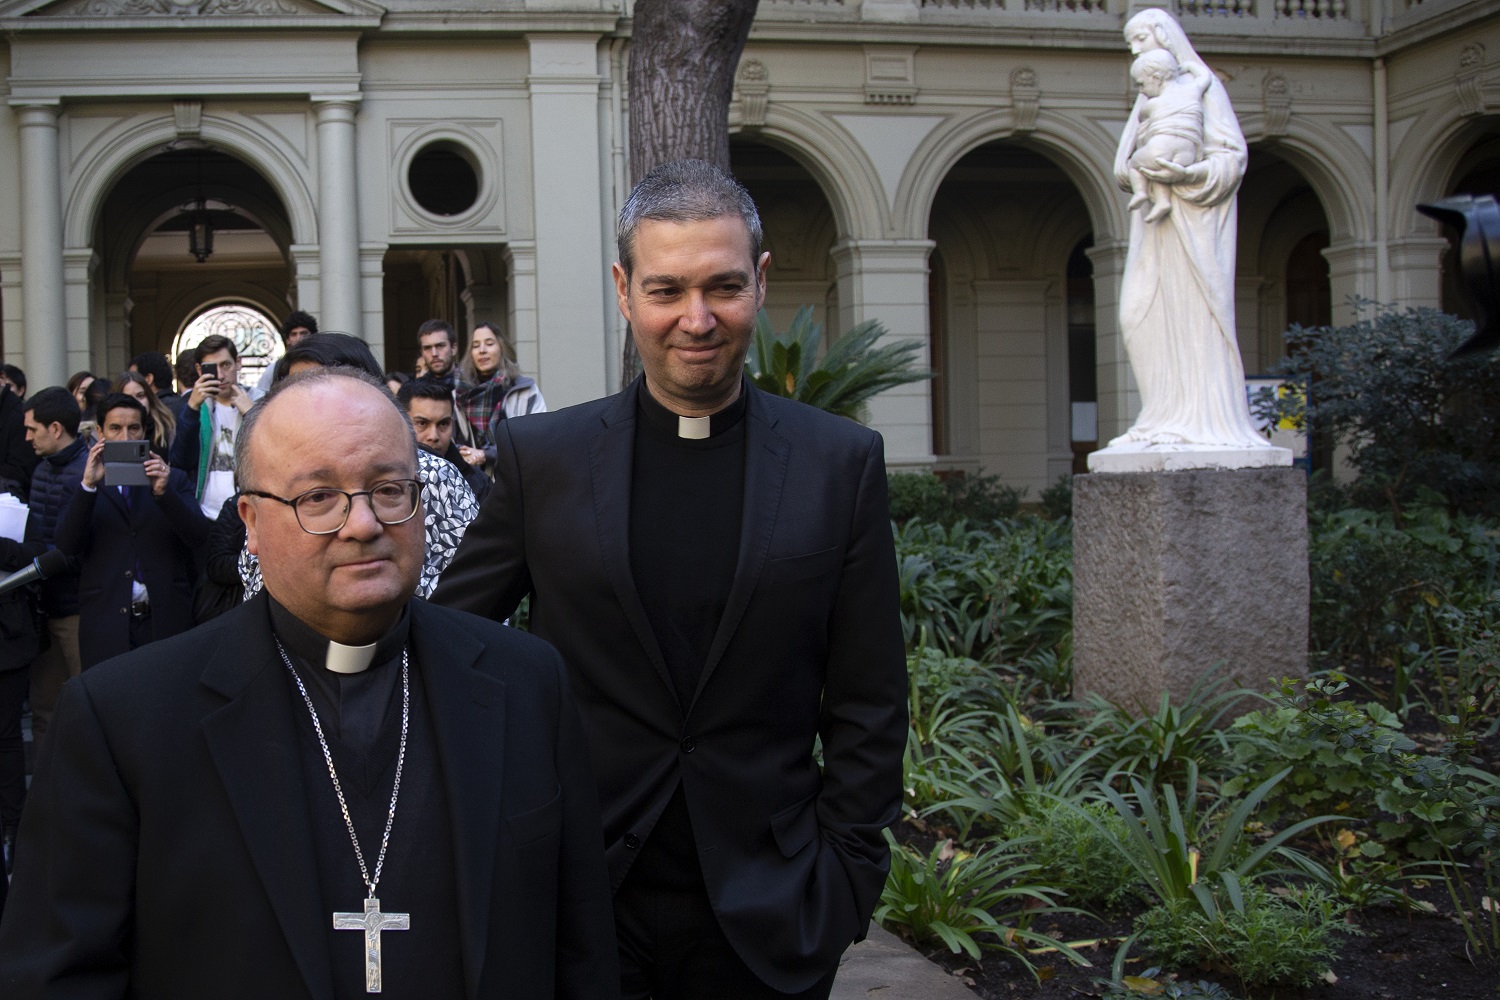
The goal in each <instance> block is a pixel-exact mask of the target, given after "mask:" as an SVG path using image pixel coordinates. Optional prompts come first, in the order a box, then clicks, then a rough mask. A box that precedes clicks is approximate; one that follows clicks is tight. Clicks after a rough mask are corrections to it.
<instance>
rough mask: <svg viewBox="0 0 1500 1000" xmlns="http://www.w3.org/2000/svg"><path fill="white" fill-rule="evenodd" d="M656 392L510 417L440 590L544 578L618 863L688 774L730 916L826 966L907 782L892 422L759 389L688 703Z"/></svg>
mask: <svg viewBox="0 0 1500 1000" xmlns="http://www.w3.org/2000/svg"><path fill="white" fill-rule="evenodd" d="M747 388H748V387H747ZM640 391H644V390H642V389H641V382H640V380H637V381H636V383H635V384H634V385H632V386H631V387H630V388H629V389H627V390H626V391H624V392H622V393H620V394H618V395H616V396H612V397H609V398H607V399H603V400H596V401H594V402H592V403H585V404H582V405H580V406H574V407H570V408H568V409H565V410H559V411H556V412H554V413H545V414H534V415H532V416H529V417H527V418H526V419H525V420H506V421H504V422H502V423H501V424H500V425H499V426H498V427H497V428H496V442H497V450H498V456H497V458H496V482H495V488H494V491H493V492H492V493H491V494H490V497H489V499H488V500H487V501H486V502H485V504H484V506H483V507H482V508H481V509H480V512H479V517H478V519H477V520H476V521H475V522H474V523H473V524H472V525H471V526H470V528H469V530H468V533H467V534H466V535H465V537H464V541H463V543H462V545H460V547H459V550H458V554H457V555H456V556H455V558H454V560H453V562H452V564H451V565H450V566H449V567H448V569H447V571H446V572H445V573H444V575H443V577H442V579H441V580H440V581H439V584H438V588H437V591H436V593H435V594H434V598H433V599H434V600H435V601H438V602H440V603H445V604H449V605H452V606H454V607H459V608H463V609H464V610H467V611H472V612H475V613H477V614H483V615H486V616H489V617H492V618H496V619H500V618H505V617H506V616H508V615H509V614H510V613H511V612H512V611H513V610H514V609H515V607H516V605H517V603H518V602H519V601H520V600H521V598H522V597H523V596H525V595H526V594H527V593H530V594H531V595H532V604H531V629H532V631H533V632H535V633H536V634H538V635H540V636H542V637H543V638H545V639H547V640H548V641H550V642H552V643H553V644H554V645H556V646H557V648H558V649H559V650H560V651H561V652H562V654H563V658H564V659H565V660H566V661H567V663H568V667H569V669H570V671H571V675H572V677H573V686H574V690H575V691H577V693H578V697H579V703H580V705H581V706H582V709H583V716H584V724H585V726H586V727H587V729H588V735H589V740H590V743H591V745H592V750H593V758H594V760H595V762H596V771H597V773H598V776H599V789H600V802H601V805H602V808H603V811H604V834H605V843H606V848H607V851H608V856H609V863H610V875H611V877H612V879H613V881H614V884H615V886H616V887H618V886H619V884H620V882H621V881H622V880H623V878H624V876H625V872H626V871H627V870H628V869H629V867H630V864H631V862H632V860H633V858H634V856H635V852H636V849H637V848H638V847H639V846H640V844H641V843H642V841H643V840H644V839H645V838H646V837H647V836H648V835H649V834H650V832H651V829H652V826H653V825H654V824H655V822H656V820H657V818H658V817H659V816H660V814H661V812H662V809H663V808H664V807H665V806H666V804H667V802H668V800H669V799H670V797H671V795H672V792H673V790H674V789H675V788H676V786H677V784H678V782H679V780H680V781H681V783H682V786H683V790H684V793H685V797H686V801H687V806H688V811H689V814H690V815H691V817H692V824H693V831H694V835H695V838H696V841H697V847H698V860H699V861H700V862H701V865H702V870H703V875H704V878H705V880H706V882H707V885H708V891H709V896H710V900H711V902H712V904H713V907H714V912H715V913H716V914H717V916H718V918H719V922H720V925H721V926H722V927H723V929H724V932H725V934H726V935H727V936H728V937H729V940H730V941H731V942H732V943H733V944H734V946H735V949H736V950H737V951H738V953H739V954H740V956H741V957H742V958H743V959H744V961H745V962H746V964H747V965H749V966H750V968H751V969H752V970H753V971H754V972H755V973H756V974H757V975H759V976H760V977H761V978H762V979H763V980H765V981H766V982H767V983H769V984H770V985H771V986H774V987H776V988H777V989H780V990H783V991H798V990H802V989H806V988H807V987H809V986H811V985H812V984H813V983H814V982H815V981H816V980H817V979H819V978H820V977H822V976H824V975H826V974H827V973H828V972H829V971H830V970H832V969H833V968H834V966H835V965H836V964H837V963H838V958H839V955H840V954H841V953H842V952H843V950H844V949H845V948H846V947H847V946H848V945H849V944H850V943H851V942H852V941H855V940H857V939H858V938H859V937H860V936H861V935H862V934H863V932H864V928H865V926H866V924H867V922H868V920H869V918H870V914H871V912H872V910H873V909H874V906H875V904H876V902H877V901H878V899H879V896H880V890H881V887H882V885H883V884H884V882H885V877H886V871H887V868H888V865H889V855H888V851H887V848H886V846H885V843H884V840H883V838H882V836H881V833H880V831H881V829H882V828H883V827H885V826H887V825H889V824H890V823H892V822H894V821H895V819H896V818H897V815H898V811H899V808H900V803H901V756H902V751H903V749H904V747H905V743H906V660H905V653H904V648H903V643H902V636H901V625H900V604H899V593H898V585H897V579H896V560H895V551H894V545H893V542H892V537H891V526H890V521H889V514H888V511H887V506H886V482H885V466H884V455H883V449H882V444H881V439H880V436H879V435H878V434H876V433H874V432H873V431H870V430H868V429H866V428H864V427H861V426H860V425H858V424H856V423H854V422H853V421H851V420H846V419H844V418H841V417H834V416H830V415H829V414H826V413H823V412H822V411H819V410H816V409H813V408H811V407H808V406H804V405H803V404H801V403H795V402H791V401H788V400H783V399H780V398H777V397H774V396H770V395H768V394H765V393H762V392H760V391H758V390H754V389H748V391H749V392H750V398H749V400H748V405H747V408H746V413H745V419H746V421H747V426H746V437H745V453H746V458H745V497H744V508H743V517H742V527H741V532H740V551H739V559H738V564H737V567H736V570H735V575H734V581H733V584H732V586H731V589H730V592H729V599H728V604H727V607H726V609H725V612H724V617H723V620H722V621H721V622H720V624H719V627H718V631H717V634H716V635H715V637H714V641H713V644H712V648H711V651H710V654H709V657H708V661H707V663H706V664H705V666H704V668H703V672H702V677H701V680H700V682H699V685H698V690H697V693H696V695H695V697H694V698H693V701H692V703H691V704H688V705H682V704H679V703H678V700H677V695H676V694H675V693H674V689H673V685H672V681H671V678H670V677H669V676H668V673H667V667H666V664H665V662H664V661H663V658H662V654H661V650H660V648H659V647H658V645H657V641H656V638H655V636H654V634H653V632H652V629H651V625H650V622H649V620H648V618H647V615H646V612H645V609H644V607H643V606H642V604H641V600H640V597H639V595H638V594H637V592H636V589H635V584H634V581H633V579H632V574H631V565H630V553H629V552H628V551H627V548H628V540H629V535H630V532H629V518H630V512H629V501H630V477H631V465H632V459H633V451H634V448H633V443H634V434H635V420H636V394H637V392H640ZM689 571H690V568H689ZM818 737H821V739H822V752H823V760H824V766H823V768H822V770H821V771H820V770H819V767H818V764H817V761H816V760H815V759H814V756H813V748H814V740H815V738H818Z"/></svg>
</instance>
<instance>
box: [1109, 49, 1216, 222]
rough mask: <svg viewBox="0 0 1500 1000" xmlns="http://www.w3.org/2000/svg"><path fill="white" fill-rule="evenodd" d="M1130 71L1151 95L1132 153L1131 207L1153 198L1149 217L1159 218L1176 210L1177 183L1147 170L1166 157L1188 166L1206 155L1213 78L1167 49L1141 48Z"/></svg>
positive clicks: (1134, 207)
mask: <svg viewBox="0 0 1500 1000" xmlns="http://www.w3.org/2000/svg"><path fill="white" fill-rule="evenodd" d="M1130 75H1131V77H1132V78H1133V79H1134V80H1135V82H1136V83H1137V84H1139V85H1140V88H1141V93H1143V94H1145V95H1146V98H1147V100H1146V101H1144V102H1143V103H1142V105H1141V112H1140V124H1139V126H1138V128H1137V130H1136V141H1135V152H1134V153H1133V154H1132V155H1131V157H1130V190H1131V193H1132V197H1131V199H1130V207H1131V208H1132V209H1136V208H1140V207H1141V206H1142V205H1144V204H1146V203H1147V202H1150V203H1151V209H1150V210H1149V211H1148V212H1147V213H1146V220H1145V221H1147V222H1157V221H1159V220H1161V219H1164V218H1166V217H1167V215H1168V214H1170V213H1171V211H1172V197H1171V185H1170V183H1167V182H1163V181H1159V180H1153V179H1151V178H1150V177H1148V176H1147V175H1146V174H1145V173H1143V172H1142V171H1143V170H1159V169H1160V167H1159V164H1160V163H1161V162H1163V161H1165V162H1169V163H1176V164H1178V165H1179V166H1184V167H1186V166H1190V165H1191V164H1194V163H1196V162H1198V160H1199V159H1201V158H1202V156H1203V95H1204V94H1206V93H1207V92H1208V86H1209V84H1210V83H1211V82H1212V80H1213V77H1212V75H1211V74H1210V73H1209V71H1208V70H1207V69H1206V68H1204V67H1202V66H1198V65H1193V64H1190V65H1189V66H1188V67H1187V68H1186V69H1184V68H1182V67H1181V66H1179V65H1178V62H1177V59H1176V57H1175V56H1173V55H1172V53H1170V52H1168V51H1167V50H1166V49H1152V50H1151V51H1149V52H1143V53H1141V54H1140V56H1138V57H1137V58H1136V60H1135V62H1134V63H1133V64H1132V65H1131V67H1130Z"/></svg>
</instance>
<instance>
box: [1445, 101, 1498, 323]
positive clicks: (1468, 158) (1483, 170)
mask: <svg viewBox="0 0 1500 1000" xmlns="http://www.w3.org/2000/svg"><path fill="white" fill-rule="evenodd" d="M1488 124H1490V125H1491V127H1500V118H1497V119H1491V120H1490V121H1489V122H1488ZM1446 193H1447V194H1450V195H1453V194H1473V195H1486V194H1487V195H1491V196H1492V197H1496V198H1500V135H1495V134H1491V135H1486V136H1483V137H1482V138H1480V139H1478V140H1476V141H1475V142H1474V143H1473V144H1472V145H1471V146H1470V147H1469V148H1468V150H1466V151H1465V152H1464V154H1463V156H1462V157H1461V158H1460V159H1459V162H1458V166H1457V167H1456V168H1455V169H1454V171H1453V180H1452V181H1451V182H1450V183H1449V184H1448V187H1447V191H1446ZM1443 235H1444V236H1445V237H1446V238H1447V240H1448V249H1447V250H1446V251H1444V253H1443V265H1442V267H1443V278H1442V281H1443V284H1442V307H1443V311H1444V312H1448V313H1452V314H1454V315H1455V316H1461V317H1463V318H1464V319H1473V318H1474V314H1473V306H1472V305H1471V303H1470V302H1469V295H1468V291H1467V290H1466V289H1465V288H1464V286H1463V270H1462V268H1461V266H1460V264H1459V259H1458V234H1457V233H1455V232H1454V231H1453V229H1452V227H1451V226H1444V227H1443Z"/></svg>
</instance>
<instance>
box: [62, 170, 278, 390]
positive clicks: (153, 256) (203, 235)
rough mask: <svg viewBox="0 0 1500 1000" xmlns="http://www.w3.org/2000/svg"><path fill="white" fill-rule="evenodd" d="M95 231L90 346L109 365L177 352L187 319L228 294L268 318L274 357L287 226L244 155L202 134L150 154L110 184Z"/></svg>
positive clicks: (228, 299)
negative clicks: (96, 273)
mask: <svg viewBox="0 0 1500 1000" xmlns="http://www.w3.org/2000/svg"><path fill="white" fill-rule="evenodd" d="M95 233H96V236H95V241H94V245H95V246H96V247H97V248H99V250H100V258H101V262H100V273H101V276H102V280H101V281H96V282H95V285H94V289H95V296H96V301H95V306H96V307H95V308H94V309H92V310H91V316H93V317H95V320H94V322H95V326H96V332H97V333H98V334H99V336H98V337H97V338H96V342H95V343H94V344H93V354H94V356H95V358H96V361H97V359H98V358H100V357H101V356H102V357H103V359H104V361H105V363H106V366H107V368H108V369H109V370H111V371H114V370H123V368H124V367H125V365H126V364H127V363H128V362H129V359H130V358H131V357H132V356H134V355H135V354H138V353H140V352H141V351H161V352H162V353H164V354H167V355H168V356H169V357H175V354H174V353H173V352H174V349H175V345H176V343H177V341H178V340H179V339H180V336H181V334H182V333H183V331H184V330H185V329H186V328H187V327H188V326H189V323H190V322H191V321H193V320H194V318H195V317H198V316H199V315H200V314H203V313H205V310H207V309H208V308H209V307H211V306H216V305H220V304H226V303H237V304H239V305H241V306H244V307H248V308H251V309H253V310H254V311H255V312H256V313H257V314H258V315H259V316H260V317H261V318H262V320H263V321H265V322H268V324H269V334H270V335H271V336H272V337H273V338H274V339H275V340H276V342H277V343H276V347H275V351H274V352H270V351H268V352H267V356H271V354H272V353H274V356H278V357H279V356H280V351H281V346H280V338H279V335H278V334H277V333H276V329H277V326H278V324H279V322H280V318H281V317H282V316H285V315H286V313H287V312H289V311H290V310H291V309H292V308H293V306H294V299H295V284H294V281H293V271H292V265H291V255H290V249H291V242H292V237H291V230H290V224H289V222H288V218H287V214H286V210H285V208H284V206H283V205H282V202H281V200H280V198H278V197H277V195H276V192H275V191H274V190H273V189H272V187H271V185H270V184H269V183H268V182H267V181H266V179H265V178H264V177H263V176H261V174H260V173H258V172H257V171H256V170H255V169H254V168H253V167H251V166H250V165H249V164H247V163H245V162H244V161H242V160H240V159H238V158H236V157H233V156H230V155H228V154H226V153H223V152H219V151H217V150H215V149H213V148H211V147H210V146H208V145H207V144H205V143H195V144H193V145H191V146H188V147H187V148H177V149H170V150H167V151H165V152H161V153H158V154H156V155H154V156H151V157H150V158H148V159H146V160H144V161H142V162H140V163H138V164H136V165H135V166H134V167H132V168H130V169H129V170H127V171H126V172H125V173H124V174H123V175H122V176H121V177H120V179H119V180H118V181H117V182H116V183H115V185H114V187H113V188H112V189H111V191H110V193H109V196H108V197H107V198H106V199H105V201H104V204H103V207H102V209H101V211H100V213H99V218H98V220H97V223H96V226H95ZM101 300H102V301H101ZM263 325H264V324H263ZM246 374H247V376H248V372H247V373H246Z"/></svg>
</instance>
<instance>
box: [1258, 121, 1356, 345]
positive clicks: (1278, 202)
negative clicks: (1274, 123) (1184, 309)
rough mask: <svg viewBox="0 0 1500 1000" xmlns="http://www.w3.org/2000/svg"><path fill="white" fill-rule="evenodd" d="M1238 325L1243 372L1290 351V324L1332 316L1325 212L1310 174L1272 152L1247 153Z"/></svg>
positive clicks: (1321, 320) (1311, 322)
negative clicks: (1310, 182)
mask: <svg viewBox="0 0 1500 1000" xmlns="http://www.w3.org/2000/svg"><path fill="white" fill-rule="evenodd" d="M1239 212H1240V215H1239V247H1238V250H1237V254H1238V256H1237V260H1236V269H1237V272H1238V283H1239V287H1238V288H1237V289H1236V295H1235V299H1236V303H1237V305H1238V308H1237V309H1236V315H1235V323H1236V326H1237V327H1238V330H1237V333H1238V335H1239V342H1240V356H1241V360H1242V361H1243V362H1244V366H1245V372H1246V374H1255V373H1258V372H1264V371H1266V370H1268V369H1269V368H1270V367H1271V366H1272V365H1273V364H1275V362H1276V361H1277V360H1278V359H1279V358H1281V357H1284V356H1285V354H1286V341H1285V339H1284V337H1283V334H1285V332H1286V330H1287V328H1288V327H1289V326H1291V325H1292V324H1293V323H1297V324H1300V325H1302V326H1323V325H1326V324H1328V323H1331V322H1332V321H1333V302H1332V292H1331V289H1330V285H1329V279H1328V259H1327V258H1326V257H1325V256H1324V255H1323V251H1324V250H1326V249H1327V248H1328V246H1329V225H1328V215H1327V213H1326V212H1325V211H1324V209H1323V203H1322V202H1321V201H1320V200H1319V199H1318V196H1317V193H1316V192H1314V191H1313V188H1312V186H1311V185H1310V184H1309V183H1308V181H1307V178H1306V177H1305V176H1303V174H1302V172H1301V171H1300V170H1298V169H1297V167H1296V166H1295V165H1294V164H1293V163H1291V162H1290V161H1288V160H1286V159H1284V158H1283V157H1281V156H1280V155H1278V154H1277V153H1276V152H1275V151H1273V150H1269V149H1262V148H1258V147H1257V148H1252V149H1251V150H1250V162H1249V166H1248V167H1247V169H1246V171H1245V179H1244V181H1243V182H1241V184H1240V192H1239Z"/></svg>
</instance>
